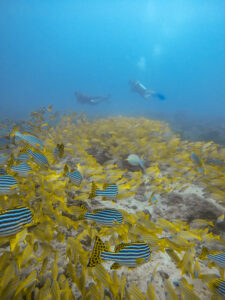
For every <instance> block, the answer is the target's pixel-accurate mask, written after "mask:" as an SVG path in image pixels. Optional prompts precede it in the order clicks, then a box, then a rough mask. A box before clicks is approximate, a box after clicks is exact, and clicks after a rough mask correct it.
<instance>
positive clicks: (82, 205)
mask: <svg viewBox="0 0 225 300" xmlns="http://www.w3.org/2000/svg"><path fill="white" fill-rule="evenodd" d="M80 208H82V210H83V211H84V213H86V212H87V211H88V209H87V207H86V206H85V205H84V204H81V205H80Z"/></svg>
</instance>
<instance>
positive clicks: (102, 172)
mask: <svg viewBox="0 0 225 300" xmlns="http://www.w3.org/2000/svg"><path fill="white" fill-rule="evenodd" d="M44 112H45V110H43V111H38V112H33V113H32V121H29V122H28V123H29V124H28V125H29V126H30V127H31V128H32V132H31V133H30V134H32V135H34V136H36V137H37V138H39V139H40V140H41V141H42V142H43V145H44V147H43V149H40V152H41V153H42V154H43V155H44V156H45V157H46V158H47V159H48V162H49V167H43V166H39V165H38V164H37V163H35V161H34V160H33V159H32V157H31V158H30V159H29V160H28V164H29V165H30V166H31V169H32V171H30V172H29V174H28V176H26V177H20V176H17V175H16V174H14V173H13V172H12V173H10V170H9V171H8V174H10V175H12V176H14V177H15V178H16V180H17V181H18V191H17V192H16V193H14V194H9V195H0V209H1V210H7V209H11V208H14V207H17V206H20V205H22V206H25V207H28V208H30V209H31V211H32V212H33V216H34V221H33V224H32V225H30V224H29V226H24V229H23V230H22V231H21V232H19V233H17V234H16V235H12V236H10V237H3V238H0V274H1V281H0V299H1V300H3V299H35V300H36V299H40V300H47V299H57V300H59V299H96V300H98V299H99V300H100V299H135V300H136V299H170V300H176V299H202V298H201V295H197V293H196V291H195V289H194V285H193V282H195V280H197V281H201V285H202V289H203V290H206V289H207V290H209V291H210V292H209V295H211V296H212V299H217V298H218V297H224V295H222V296H221V295H219V294H218V293H217V290H216V286H215V285H213V284H212V283H211V282H212V281H213V280H215V279H217V278H220V279H221V280H224V265H225V263H224V265H223V264H222V265H221V264H218V263H216V261H209V260H208V258H207V255H208V254H209V253H210V254H211V255H214V254H216V252H215V251H214V252H213V251H212V250H208V245H211V244H213V243H220V244H221V245H223V246H225V240H223V238H222V237H221V236H218V235H214V234H213V233H212V230H211V229H212V228H213V226H214V224H213V223H212V222H210V221H207V220H200V219H198V220H196V227H193V226H189V225H188V224H187V223H186V222H185V221H183V220H182V216H181V219H180V220H178V219H176V220H166V219H163V218H160V219H158V220H157V221H156V222H153V221H152V219H151V216H150V215H149V214H146V213H145V212H143V211H139V210H138V208H137V211H136V213H128V212H127V211H125V210H121V209H120V212H121V213H122V215H123V220H124V221H123V223H122V224H115V226H112V227H105V226H99V225H97V224H96V223H93V222H89V221H87V220H82V219H80V218H79V215H80V214H81V211H82V207H81V204H83V205H85V206H86V207H88V209H89V210H92V211H93V210H94V209H96V208H102V207H106V203H107V207H110V208H114V209H117V204H118V203H125V202H129V201H131V199H132V197H134V196H135V194H136V191H137V189H138V188H139V187H140V186H142V185H145V186H147V187H148V188H149V190H150V191H151V193H150V198H149V200H148V201H147V202H146V207H149V206H151V205H152V201H153V197H154V196H156V195H162V194H163V195H165V194H167V193H170V192H172V191H174V190H185V189H186V188H187V187H188V185H189V184H190V183H193V182H197V183H198V184H199V185H200V186H202V187H203V188H204V189H205V190H206V192H207V193H208V195H209V196H210V197H211V198H213V199H215V200H216V201H218V203H220V204H221V205H222V206H225V185H224V183H225V169H224V164H221V165H220V164H212V163H211V164H210V163H206V161H207V160H209V159H214V160H218V161H220V162H224V157H225V148H222V147H221V146H219V145H217V144H215V143H213V142H208V143H205V142H188V141H183V140H181V139H180V137H179V135H176V134H174V133H173V132H172V131H171V130H170V128H169V126H168V125H167V124H166V123H164V122H161V121H152V120H149V119H146V118H129V117H122V116H121V117H109V118H107V119H103V118H99V119H97V120H93V121H89V120H88V118H87V117H86V116H85V115H84V114H76V113H68V114H65V115H63V116H62V117H61V119H60V121H59V122H57V123H56V124H55V125H54V126H53V125H51V121H52V119H54V114H53V113H52V112H51V108H49V112H48V116H46V117H45V116H44ZM22 133H24V132H22ZM57 144H58V145H59V146H58V148H59V149H60V147H61V145H64V154H63V155H60V157H56V155H54V149H55V148H56V145H57ZM24 146H25V143H24V141H23V140H19V141H17V142H16V147H15V148H14V149H13V150H12V152H13V153H11V154H13V157H18V155H20V154H21V153H22V152H21V149H23V147H24ZM30 149H31V150H33V151H34V150H35V148H32V146H30ZM90 149H91V150H90ZM100 150H101V151H102V152H104V153H106V155H107V157H108V159H106V160H105V161H103V162H101V163H100V162H99V161H98V159H96V155H97V152H98V151H100ZM95 152H96V153H95ZM191 153H195V154H196V156H197V157H198V158H199V160H200V162H199V161H198V162H195V161H194V159H191ZM95 154H96V155H95ZM130 154H136V155H138V156H139V157H140V158H141V159H142V160H143V161H144V163H145V169H144V170H142V168H138V167H137V168H136V169H134V170H133V169H132V170H128V169H129V168H128V169H127V168H126V166H127V165H126V164H125V165H124V166H125V167H123V168H122V167H121V165H120V166H119V164H117V163H116V162H118V161H121V162H124V161H125V160H126V158H127V157H128V156H129V155H130ZM9 161H10V158H8V162H9ZM160 163H166V164H169V165H170V174H171V176H167V174H164V172H163V171H162V170H160ZM65 165H67V166H69V168H70V169H75V170H78V171H79V172H80V173H81V174H82V177H83V180H82V182H81V184H80V186H76V185H74V184H73V182H71V180H70V178H69V177H68V176H65V173H64V168H65ZM92 182H95V183H96V184H97V185H98V186H99V187H100V188H102V187H103V186H104V184H105V183H108V184H111V183H115V184H116V185H117V186H118V196H117V198H116V199H115V200H108V201H105V200H104V199H102V197H97V198H95V199H94V200H93V199H89V194H90V191H91V184H92ZM96 199H97V201H96ZM101 205H102V207H101ZM218 222H224V215H221V216H220V217H219V219H218ZM96 236H98V237H100V238H101V239H102V240H103V241H104V242H105V244H106V245H107V247H108V248H109V249H111V250H112V249H113V248H114V247H115V246H116V245H118V244H120V243H129V242H133V241H143V242H145V243H147V244H148V245H149V246H150V248H151V251H152V256H153V257H157V255H159V254H160V253H164V254H165V255H168V258H169V259H170V260H171V264H175V265H176V268H177V269H179V272H180V280H179V282H176V283H173V282H171V281H170V278H162V279H161V282H160V283H158V284H160V286H161V295H162V294H163V296H159V295H158V290H157V289H155V286H154V276H155V274H156V273H157V267H156V268H154V269H152V267H151V263H152V259H153V258H151V260H150V261H149V262H147V263H146V264H141V263H140V265H138V266H137V267H136V268H127V267H122V269H121V270H119V271H117V270H110V269H109V268H108V266H107V263H105V262H103V263H101V264H98V265H97V266H95V267H92V268H89V267H87V264H88V260H89V258H90V255H91V252H92V249H93V243H94V241H95V238H96ZM202 264H207V267H208V268H214V269H215V271H214V273H210V274H205V273H202ZM144 265H146V266H147V265H148V268H149V269H152V277H151V278H145V274H144V273H143V275H142V279H141V280H142V281H145V282H146V285H145V287H146V288H145V290H143V289H141V288H140V287H139V286H138V285H137V284H135V282H130V281H129V279H128V278H127V276H126V275H127V273H129V272H130V273H132V272H136V270H138V269H141V268H142V267H143V266H144ZM121 272H122V273H121ZM165 272H167V270H165ZM162 291H163V292H162ZM218 299H220V298H218ZM221 299H222V298H221Z"/></svg>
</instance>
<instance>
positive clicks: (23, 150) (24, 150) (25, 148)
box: [19, 144, 30, 154]
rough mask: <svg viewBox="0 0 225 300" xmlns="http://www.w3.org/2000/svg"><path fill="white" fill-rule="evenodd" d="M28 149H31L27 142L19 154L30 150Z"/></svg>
mask: <svg viewBox="0 0 225 300" xmlns="http://www.w3.org/2000/svg"><path fill="white" fill-rule="evenodd" d="M28 150H30V149H29V146H28V144H26V145H25V146H24V147H23V148H22V149H20V152H19V154H24V153H27V152H29V151H28Z"/></svg>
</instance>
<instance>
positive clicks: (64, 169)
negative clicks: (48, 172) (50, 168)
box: [63, 164, 69, 176]
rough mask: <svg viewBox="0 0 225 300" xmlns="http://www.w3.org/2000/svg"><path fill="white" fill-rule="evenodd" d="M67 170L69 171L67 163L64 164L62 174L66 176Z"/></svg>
mask: <svg viewBox="0 0 225 300" xmlns="http://www.w3.org/2000/svg"><path fill="white" fill-rule="evenodd" d="M68 172H69V168H68V166H67V164H65V166H64V168H63V175H64V176H66V175H67V173H68Z"/></svg>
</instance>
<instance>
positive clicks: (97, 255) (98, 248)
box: [87, 236, 107, 267]
mask: <svg viewBox="0 0 225 300" xmlns="http://www.w3.org/2000/svg"><path fill="white" fill-rule="evenodd" d="M102 251H107V248H106V246H105V244H104V243H103V241H102V240H101V239H100V238H99V237H98V236H96V238H95V244H94V248H93V250H92V253H91V257H90V259H89V262H88V264H87V266H88V267H94V266H96V265H98V264H99V263H101V252H102Z"/></svg>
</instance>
